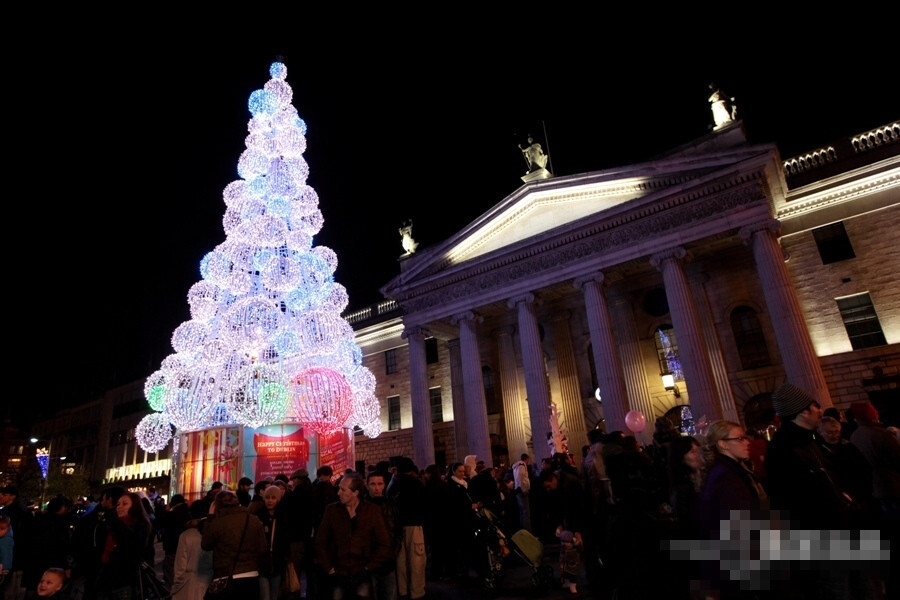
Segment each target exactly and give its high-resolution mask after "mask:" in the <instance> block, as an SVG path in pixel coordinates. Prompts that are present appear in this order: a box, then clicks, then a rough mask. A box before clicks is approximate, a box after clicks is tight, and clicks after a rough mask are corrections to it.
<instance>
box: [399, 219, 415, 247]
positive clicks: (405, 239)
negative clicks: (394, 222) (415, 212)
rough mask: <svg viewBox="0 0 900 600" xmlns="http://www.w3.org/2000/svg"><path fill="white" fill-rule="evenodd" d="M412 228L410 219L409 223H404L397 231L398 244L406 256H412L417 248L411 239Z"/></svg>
mask: <svg viewBox="0 0 900 600" xmlns="http://www.w3.org/2000/svg"><path fill="white" fill-rule="evenodd" d="M412 227H413V222H412V219H410V220H409V221H404V222H403V224H402V225H401V226H400V229H399V230H398V231H399V232H400V243H401V244H402V245H403V250H404V251H405V252H406V254H412V253H413V252H415V251H416V248H418V246H419V244H418V243H417V242H416V241H415V240H414V239H413V237H412ZM404 256H405V255H404Z"/></svg>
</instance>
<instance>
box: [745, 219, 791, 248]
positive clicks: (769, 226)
mask: <svg viewBox="0 0 900 600" xmlns="http://www.w3.org/2000/svg"><path fill="white" fill-rule="evenodd" d="M759 231H771V232H773V233H775V234H776V235H777V234H778V233H780V232H781V221H779V220H778V219H766V220H764V221H760V222H758V223H751V224H750V225H744V226H743V227H741V229H740V232H739V235H740V236H741V241H743V242H744V243H745V244H749V243H750V241H751V240H752V239H753V234H754V233H757V232H759Z"/></svg>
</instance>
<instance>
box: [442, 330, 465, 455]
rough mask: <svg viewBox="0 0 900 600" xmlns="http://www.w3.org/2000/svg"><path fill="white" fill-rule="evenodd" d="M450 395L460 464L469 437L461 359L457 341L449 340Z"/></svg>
mask: <svg viewBox="0 0 900 600" xmlns="http://www.w3.org/2000/svg"><path fill="white" fill-rule="evenodd" d="M447 350H448V351H449V352H450V394H451V395H452V396H453V433H454V439H455V440H456V455H455V456H456V460H458V461H459V462H462V459H463V457H464V456H465V455H466V454H468V451H469V435H468V432H467V431H466V394H465V390H464V389H463V374H462V357H461V356H460V354H461V353H460V350H459V340H458V339H455V340H449V341H448V342H447Z"/></svg>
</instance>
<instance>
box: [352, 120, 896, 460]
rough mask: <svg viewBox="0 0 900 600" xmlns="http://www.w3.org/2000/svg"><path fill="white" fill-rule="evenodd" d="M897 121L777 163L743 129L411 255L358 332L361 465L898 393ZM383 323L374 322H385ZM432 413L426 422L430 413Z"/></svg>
mask: <svg viewBox="0 0 900 600" xmlns="http://www.w3.org/2000/svg"><path fill="white" fill-rule="evenodd" d="M898 224H900V124H898V123H896V122H895V123H891V124H888V125H886V126H884V127H879V128H877V129H874V130H871V131H866V132H863V133H860V134H859V135H857V136H853V137H852V138H849V139H847V140H841V141H839V142H836V143H835V144H832V145H829V146H826V147H824V148H820V149H817V150H814V151H811V152H810V153H807V154H805V155H803V156H800V157H793V158H790V159H787V160H782V158H781V157H780V155H779V152H778V149H777V148H776V147H775V146H774V145H750V144H748V143H747V141H746V135H745V132H744V130H743V125H742V123H740V122H733V123H730V124H728V125H726V126H724V127H719V128H717V129H716V130H714V131H713V132H711V133H710V134H708V135H706V136H704V137H702V138H700V139H698V140H695V141H694V142H692V143H690V144H686V145H684V146H682V147H680V148H676V149H674V150H673V151H672V152H670V153H668V154H666V155H664V156H662V157H658V158H656V159H654V160H653V161H651V162H647V163H642V164H637V165H629V166H625V167H621V168H616V169H611V170H606V171H599V172H592V173H584V174H578V175H571V176H564V177H553V178H549V179H544V180H540V181H534V182H529V183H526V184H525V185H523V186H522V187H521V188H519V189H518V190H516V191H515V192H514V193H513V194H511V195H510V196H508V197H507V198H505V199H503V200H502V201H501V202H500V203H499V204H497V205H496V206H494V207H493V208H492V209H491V210H489V211H488V212H486V213H485V214H484V215H482V216H481V217H479V218H478V219H477V220H475V221H474V222H472V223H471V224H470V225H469V226H467V227H466V228H464V229H463V230H461V231H459V232H458V233H457V234H455V235H454V236H452V237H451V238H449V239H447V240H445V241H444V242H442V243H440V244H437V245H436V246H433V247H430V248H427V249H425V250H422V251H420V252H416V253H413V254H407V255H404V257H403V258H402V260H401V263H400V264H401V272H400V274H399V275H398V276H397V277H395V278H394V279H393V280H392V281H390V282H388V283H387V284H386V285H385V286H384V287H383V288H382V293H383V294H384V295H385V297H386V298H388V299H390V301H388V302H385V303H384V304H383V305H380V306H379V307H376V310H374V311H372V312H370V311H362V312H360V313H356V314H354V315H350V317H349V320H350V321H351V323H352V324H354V327H355V329H356V331H357V341H358V343H360V345H361V346H362V348H363V352H364V355H365V359H364V360H365V363H366V365H367V366H368V367H369V368H370V369H371V370H372V372H373V373H375V375H376V377H377V379H378V390H377V394H378V396H379V398H380V399H381V401H382V424H383V427H384V430H385V432H384V433H383V434H382V435H381V436H379V438H377V439H372V440H368V439H365V438H363V437H362V436H357V448H356V453H357V461H358V462H360V463H371V462H374V461H377V460H383V459H385V458H387V457H388V456H394V455H400V454H404V455H408V456H412V457H413V458H414V460H415V461H416V464H417V465H419V466H420V467H424V466H426V465H428V464H432V463H435V464H447V463H449V462H452V461H454V460H461V458H462V456H465V455H467V454H476V455H477V456H478V457H479V458H482V459H486V461H487V462H488V463H489V464H490V463H491V462H493V463H495V464H504V463H505V464H510V463H511V462H512V461H513V460H515V459H516V458H518V455H519V454H520V453H521V452H528V453H529V454H531V455H532V456H536V457H538V458H540V457H543V456H548V455H549V453H550V452H549V448H548V446H547V443H546V441H547V436H548V434H549V432H550V429H551V425H550V417H551V412H554V413H558V415H559V423H560V426H561V428H562V429H563V430H564V431H566V432H567V435H568V441H569V449H570V451H572V452H577V451H578V450H579V449H580V448H581V447H582V446H583V445H585V444H586V443H587V431H588V430H589V429H591V428H594V427H601V428H604V429H605V430H607V431H613V430H622V431H626V433H627V432H628V426H627V424H626V419H625V416H626V415H627V414H628V413H629V412H631V411H637V412H640V413H641V414H642V415H643V416H644V417H645V418H646V422H647V426H646V428H645V429H644V430H643V431H636V432H635V434H636V435H637V436H638V437H639V438H640V439H641V440H642V441H644V442H649V441H650V439H651V436H652V433H653V430H654V426H655V424H656V420H657V419H659V418H666V419H668V420H670V421H671V422H672V423H673V424H675V425H676V426H678V425H680V424H682V423H681V420H682V417H683V416H685V410H684V407H688V410H689V411H690V413H689V415H688V416H692V417H693V422H694V423H696V424H700V423H702V422H703V421H707V422H709V421H712V420H715V419H720V418H727V419H731V420H735V421H739V422H742V423H744V424H745V425H746V426H747V427H748V428H753V429H760V430H762V429H765V428H766V427H767V426H768V425H770V424H771V423H772V421H773V419H774V413H773V411H772V409H771V401H770V394H771V392H772V391H774V390H775V389H776V388H777V387H779V386H780V385H781V384H782V383H783V382H785V381H790V382H792V383H794V384H795V385H798V386H799V387H802V388H804V389H806V390H807V391H809V392H810V393H811V394H812V395H813V396H814V397H816V398H817V399H818V400H819V402H820V403H821V404H822V405H823V407H828V406H832V405H836V406H838V407H839V408H843V407H845V406H848V405H849V404H850V403H851V402H853V401H856V400H860V399H871V400H872V401H873V402H875V404H876V406H877V407H878V408H879V409H880V410H881V411H882V414H883V415H884V416H885V417H886V419H887V418H893V415H897V410H898V408H897V407H898V406H900V401H898V394H900V282H898V277H897V265H898V264H900V248H898V243H897V242H898V241H900V240H898V234H897V231H898V229H897V225H898ZM373 313H377V314H373ZM436 411H438V412H440V415H439V418H435V412H436Z"/></svg>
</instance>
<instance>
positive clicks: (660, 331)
mask: <svg viewBox="0 0 900 600" xmlns="http://www.w3.org/2000/svg"><path fill="white" fill-rule="evenodd" d="M653 339H654V340H655V341H656V356H657V358H658V359H659V372H660V374H661V375H662V374H667V373H671V374H672V377H674V379H675V381H684V371H683V370H682V368H681V359H680V358H679V357H678V342H677V340H676V339H675V329H674V328H673V327H672V326H671V325H669V324H665V325H660V326H659V327H657V328H656V331H655V332H653Z"/></svg>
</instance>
